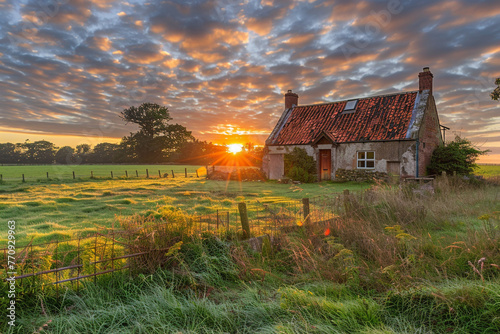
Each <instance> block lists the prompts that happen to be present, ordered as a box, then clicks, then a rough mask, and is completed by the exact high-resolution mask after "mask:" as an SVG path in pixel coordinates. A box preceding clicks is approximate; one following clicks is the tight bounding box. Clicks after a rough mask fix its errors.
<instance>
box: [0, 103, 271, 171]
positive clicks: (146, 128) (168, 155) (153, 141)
mask: <svg viewBox="0 0 500 334" xmlns="http://www.w3.org/2000/svg"><path fill="white" fill-rule="evenodd" d="M120 118H121V119H122V120H123V121H125V122H126V123H127V124H128V123H134V124H137V125H138V126H139V130H138V131H137V132H135V133H130V135H129V136H126V137H123V138H122V140H121V142H120V143H119V144H113V143H100V144H97V145H95V146H94V147H91V146H90V145H88V144H81V145H78V146H76V148H73V147H70V146H63V147H60V148H59V147H56V146H55V145H54V144H53V143H51V142H49V141H46V140H40V141H35V142H30V141H29V140H26V141H25V142H24V143H16V144H13V143H3V144H1V143H0V163H1V164H53V163H57V164H117V163H171V162H175V163H184V164H196V165H208V164H213V163H215V164H230V163H234V164H239V165H246V166H248V165H260V161H261V160H262V149H260V148H257V147H256V146H255V145H253V144H252V143H247V144H245V146H244V150H243V152H242V153H240V154H239V159H237V160H234V158H235V157H233V156H228V153H227V147H226V146H224V145H222V146H221V145H215V144H212V143H208V142H206V141H200V140H198V139H196V138H194V137H193V136H192V134H191V131H188V130H187V129H186V128H185V127H184V126H182V125H179V124H170V123H169V121H171V120H172V118H171V117H170V114H169V111H168V109H167V108H166V107H164V106H161V105H158V104H155V103H143V104H141V105H140V106H139V107H134V106H132V107H130V108H128V109H125V110H123V112H121V113H120ZM229 157H230V158H229Z"/></svg>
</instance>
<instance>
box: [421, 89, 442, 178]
mask: <svg viewBox="0 0 500 334" xmlns="http://www.w3.org/2000/svg"><path fill="white" fill-rule="evenodd" d="M419 141H420V145H419V152H418V153H419V163H418V165H419V168H418V169H419V171H418V173H419V176H424V175H426V174H427V170H426V169H427V166H428V165H429V163H430V162H431V156H432V152H434V150H435V149H436V147H438V146H439V145H441V144H442V143H443V139H442V138H441V130H440V128H439V118H438V113H437V109H436V103H435V102H434V97H433V96H432V95H430V96H429V99H428V101H427V108H426V111H425V115H424V118H423V121H422V126H421V128H420V132H419Z"/></svg>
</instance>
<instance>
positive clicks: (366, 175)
mask: <svg viewBox="0 0 500 334" xmlns="http://www.w3.org/2000/svg"><path fill="white" fill-rule="evenodd" d="M388 179H389V175H388V174H387V173H383V172H373V171H372V172H370V171H368V170H363V169H337V172H336V173H335V180H336V181H356V182H363V181H374V180H383V181H387V180H388Z"/></svg>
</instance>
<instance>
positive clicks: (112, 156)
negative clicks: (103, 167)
mask: <svg viewBox="0 0 500 334" xmlns="http://www.w3.org/2000/svg"><path fill="white" fill-rule="evenodd" d="M119 150H120V145H118V144H111V143H99V144H97V145H96V146H95V147H94V149H93V150H92V153H91V154H90V155H89V162H93V163H101V164H111V163H115V162H117V161H116V160H117V158H116V157H117V155H118V154H119Z"/></svg>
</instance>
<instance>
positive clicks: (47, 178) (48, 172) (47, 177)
mask: <svg viewBox="0 0 500 334" xmlns="http://www.w3.org/2000/svg"><path fill="white" fill-rule="evenodd" d="M48 179H49V172H47V180H48Z"/></svg>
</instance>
